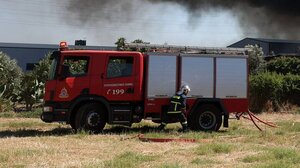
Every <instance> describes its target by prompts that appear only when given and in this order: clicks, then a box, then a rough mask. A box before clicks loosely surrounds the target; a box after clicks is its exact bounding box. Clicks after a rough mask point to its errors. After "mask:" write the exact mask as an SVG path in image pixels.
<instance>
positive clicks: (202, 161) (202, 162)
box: [191, 158, 219, 165]
mask: <svg viewBox="0 0 300 168" xmlns="http://www.w3.org/2000/svg"><path fill="white" fill-rule="evenodd" d="M191 163H192V164H196V165H207V164H217V163H219V162H217V161H214V160H211V159H202V158H197V159H194V160H193V161H192V162H191Z"/></svg>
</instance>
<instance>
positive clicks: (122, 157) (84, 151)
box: [0, 113, 300, 168]
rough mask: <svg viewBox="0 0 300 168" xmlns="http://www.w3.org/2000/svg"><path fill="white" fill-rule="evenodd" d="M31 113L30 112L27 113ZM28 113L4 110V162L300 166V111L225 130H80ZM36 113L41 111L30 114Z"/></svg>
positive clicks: (0, 123)
mask: <svg viewBox="0 0 300 168" xmlns="http://www.w3.org/2000/svg"><path fill="white" fill-rule="evenodd" d="M27 115H29V114H27ZM27 115H25V116H24V115H8V114H5V115H4V114H1V115H0V116H1V118H0V167H87V168H89V167H122V168H123V167H161V168H177V167H210V168H211V167H228V168H232V167H251V168H252V167H257V168H268V167H269V168H283V167H295V168H296V167H300V114H287V113H285V114H262V115H259V117H260V118H263V119H266V120H268V121H272V122H275V123H276V124H277V125H278V126H279V127H278V128H270V127H267V126H264V125H261V127H262V128H263V130H264V131H262V132H259V131H258V130H257V129H256V128H255V126H254V125H253V124H252V123H251V122H250V121H248V120H245V119H241V120H230V122H229V124H230V127H229V128H228V129H225V128H222V129H221V130H220V131H219V132H212V133H208V132H188V133H181V132H178V131H177V130H178V129H179V128H180V125H179V124H170V125H168V126H167V129H166V131H164V132H155V131H154V130H155V129H154V128H155V127H156V126H157V125H158V124H154V123H152V122H148V121H145V122H142V123H139V124H134V125H133V126H132V128H124V127H112V126H107V127H106V128H105V130H104V132H103V133H102V134H98V135H89V134H88V133H86V132H80V133H78V134H74V132H73V131H72V130H71V129H70V127H69V126H67V125H61V124H57V123H53V124H47V123H43V122H42V121H41V120H40V119H38V118H28V116H27ZM29 116H31V117H34V116H36V115H29ZM140 133H143V134H144V135H145V136H146V137H166V138H167V137H173V138H195V139H197V141H198V142H197V143H183V142H168V143H153V142H141V141H139V140H138V139H137V138H131V137H134V136H135V135H137V134H140Z"/></svg>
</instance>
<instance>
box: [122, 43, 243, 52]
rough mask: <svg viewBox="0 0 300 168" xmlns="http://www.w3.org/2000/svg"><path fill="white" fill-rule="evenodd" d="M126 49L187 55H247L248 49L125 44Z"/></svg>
mask: <svg viewBox="0 0 300 168" xmlns="http://www.w3.org/2000/svg"><path fill="white" fill-rule="evenodd" d="M125 48H135V49H137V50H138V51H139V50H141V49H146V50H147V52H173V53H174V52H179V53H185V54H228V55H247V48H225V47H224V48H221V47H197V46H179V45H160V44H147V43H125Z"/></svg>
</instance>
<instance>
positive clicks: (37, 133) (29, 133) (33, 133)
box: [0, 126, 226, 138]
mask: <svg viewBox="0 0 300 168" xmlns="http://www.w3.org/2000/svg"><path fill="white" fill-rule="evenodd" d="M176 131H178V132H181V131H180V130H178V129H165V130H162V131H160V130H158V129H157V128H156V127H149V126H143V127H139V128H131V127H124V126H114V127H112V128H107V129H104V130H103V131H102V132H100V133H98V134H97V135H107V134H108V135H121V134H135V133H136V134H144V133H170V132H176ZM218 132H219V133H225V132H226V131H218ZM207 133H208V132H207ZM75 134H76V132H75V131H74V130H73V129H71V128H55V129H52V130H46V131H43V130H38V129H19V130H2V131H0V138H9V137H44V136H66V135H75ZM87 134H89V133H87Z"/></svg>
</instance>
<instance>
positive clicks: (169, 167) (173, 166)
mask: <svg viewBox="0 0 300 168" xmlns="http://www.w3.org/2000/svg"><path fill="white" fill-rule="evenodd" d="M160 168H181V166H180V165H179V164H178V163H170V164H163V165H161V166H160Z"/></svg>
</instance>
